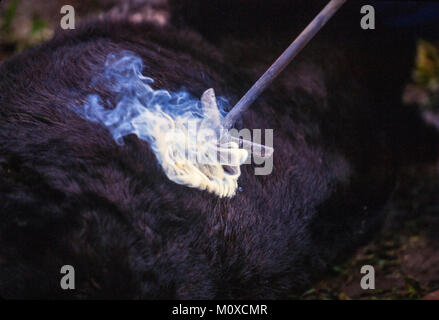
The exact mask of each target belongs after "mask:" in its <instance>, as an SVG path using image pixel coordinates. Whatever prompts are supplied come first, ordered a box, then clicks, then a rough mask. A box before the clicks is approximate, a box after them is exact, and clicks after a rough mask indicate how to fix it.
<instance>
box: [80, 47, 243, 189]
mask: <svg viewBox="0 0 439 320" xmlns="http://www.w3.org/2000/svg"><path fill="white" fill-rule="evenodd" d="M143 67H144V66H143V63H142V60H141V59H140V58H139V57H137V56H136V55H134V54H133V53H130V52H126V51H125V52H122V53H120V54H117V55H116V54H110V55H108V57H107V60H106V63H105V71H104V74H103V77H101V78H97V81H103V82H104V83H105V85H106V86H107V88H108V89H110V90H111V91H112V92H113V93H114V94H115V96H116V102H115V103H114V104H112V103H111V102H109V101H106V102H105V103H104V101H103V100H102V98H101V97H100V96H99V95H98V94H92V95H89V96H88V97H87V102H86V104H85V105H84V107H83V109H81V110H80V111H79V112H80V114H81V115H83V116H84V117H85V118H86V119H88V120H90V121H93V122H97V123H101V124H103V125H104V126H105V127H107V128H108V130H109V131H110V132H111V134H112V135H113V137H114V139H115V141H116V143H118V144H119V145H122V144H123V143H124V141H123V137H125V136H126V135H129V134H135V135H137V136H138V137H139V139H142V140H144V141H147V142H148V143H149V145H150V146H151V149H152V151H153V152H154V154H155V156H156V158H157V160H158V162H159V163H160V165H161V166H162V168H163V171H164V172H165V174H166V175H167V177H168V178H169V179H170V180H172V181H174V182H175V183H178V184H182V185H186V186H188V187H193V188H198V189H201V190H208V191H209V192H213V193H215V194H217V195H218V196H220V197H231V196H233V195H234V194H235V192H236V189H237V187H238V178H239V176H240V174H241V171H240V165H241V164H243V163H244V162H245V161H246V159H247V157H248V152H247V151H246V150H244V149H240V148H238V144H237V143H235V142H233V141H230V140H226V142H221V141H223V139H221V138H222V135H223V134H224V131H222V130H221V125H220V123H221V119H222V115H221V114H220V111H223V110H224V108H222V106H223V105H224V104H225V103H226V100H225V99H224V98H219V99H218V100H217V99H216V98H215V95H214V93H213V90H208V91H206V92H205V94H204V95H203V97H202V99H201V101H200V100H199V99H196V98H194V97H192V96H191V95H190V94H189V93H188V92H187V91H185V90H181V91H179V92H169V91H166V90H154V89H153V88H151V86H150V84H151V83H153V82H154V80H153V79H151V78H148V77H145V76H143V75H142V69H143ZM217 103H219V105H220V108H218V106H217Z"/></svg>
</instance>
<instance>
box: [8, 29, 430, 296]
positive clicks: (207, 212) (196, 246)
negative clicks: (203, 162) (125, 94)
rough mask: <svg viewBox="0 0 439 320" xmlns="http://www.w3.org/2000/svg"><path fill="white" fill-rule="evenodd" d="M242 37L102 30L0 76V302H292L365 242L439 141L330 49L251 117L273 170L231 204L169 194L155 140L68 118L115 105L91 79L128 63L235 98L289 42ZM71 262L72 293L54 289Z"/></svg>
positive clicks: (303, 60)
mask: <svg viewBox="0 0 439 320" xmlns="http://www.w3.org/2000/svg"><path fill="white" fill-rule="evenodd" d="M296 31H297V30H296ZM210 39H214V38H210ZM234 39H235V40H232V39H230V41H228V42H227V43H223V45H220V44H218V46H217V47H218V48H215V47H214V46H213V45H212V44H209V43H207V42H206V41H204V40H203V39H202V38H201V37H200V36H198V35H197V34H196V33H194V32H191V31H187V30H184V31H181V30H180V31H179V30H176V29H174V28H173V27H171V26H168V27H165V28H159V27H155V26H153V25H147V24H138V25H134V24H130V23H128V22H123V21H122V22H117V23H115V22H111V21H101V22H97V21H94V22H90V23H88V24H86V25H84V26H82V27H80V28H79V29H78V30H75V31H68V32H59V33H58V34H57V35H56V36H55V38H54V39H53V40H51V41H49V42H48V43H45V44H43V45H41V46H39V47H37V48H35V49H32V50H29V51H27V52H25V53H22V54H20V55H18V56H16V57H14V58H13V59H11V60H9V61H7V62H5V63H4V64H3V65H2V66H1V67H0V296H2V297H4V298H11V297H15V298H17V297H20V298H36V297H58V298H72V297H75V298H189V299H194V298H279V297H281V298H286V297H288V296H289V295H290V294H292V293H294V292H299V290H301V289H303V288H304V287H306V286H307V285H309V284H310V281H311V280H312V279H313V275H315V274H317V273H318V272H320V271H322V270H324V269H325V268H327V267H328V265H331V263H334V261H336V259H338V258H344V257H346V256H347V255H348V254H349V252H351V251H352V250H353V249H355V248H356V247H357V246H358V245H359V244H360V243H361V242H362V241H364V240H365V239H366V238H367V237H366V236H367V234H368V231H370V230H371V229H373V228H374V227H376V226H377V223H378V222H379V221H380V217H381V209H382V207H383V205H384V204H385V202H386V201H387V199H388V196H389V194H390V192H391V190H392V188H393V183H394V179H395V174H396V173H397V170H398V169H399V168H400V167H401V166H403V165H407V164H410V163H412V162H414V161H420V160H431V159H433V158H434V157H435V152H434V149H433V148H432V147H431V146H432V145H435V143H436V137H435V136H434V135H433V134H432V133H431V132H430V131H429V129H428V128H425V127H424V126H423V124H422V123H421V121H420V120H419V117H418V115H417V113H415V112H414V111H412V109H409V108H407V109H402V107H401V106H400V105H399V97H400V95H399V94H400V90H401V86H402V80H401V79H403V75H401V73H403V72H399V74H397V73H396V72H394V71H395V70H390V69H391V66H387V64H386V63H385V62H382V61H383V60H378V59H377V60H376V61H375V62H376V64H378V67H373V70H372V71H371V70H368V69H366V68H363V65H362V61H365V63H366V64H367V63H368V61H371V60H373V59H372V58H370V57H369V58H367V57H365V56H364V55H362V59H363V60H362V59H360V58H358V56H356V57H353V56H352V55H349V53H343V52H341V48H342V47H343V45H344V44H342V43H337V42H335V43H333V42H331V41H328V42H329V43H328V42H326V43H325V42H324V41H323V37H320V38H318V39H316V41H315V42H313V44H312V45H311V47H310V48H308V49H307V50H306V51H305V52H304V53H303V55H301V56H300V57H299V58H298V59H297V61H295V62H294V67H290V68H289V69H288V70H287V71H286V72H285V73H284V74H283V75H282V76H281V78H279V79H278V80H277V82H276V83H275V85H273V86H272V87H271V88H270V89H269V90H268V91H267V92H265V93H264V94H263V95H262V96H261V97H260V99H258V101H257V103H255V105H254V106H253V107H252V109H251V110H250V111H249V112H248V113H247V114H246V115H245V117H244V119H243V121H242V123H241V125H242V126H245V127H248V128H274V144H275V150H276V151H275V156H274V170H273V173H272V174H271V175H269V176H255V175H254V174H253V169H252V168H251V167H250V166H243V167H242V169H243V173H242V176H241V178H240V185H241V186H242V187H243V190H242V192H239V193H238V194H237V195H236V196H235V197H234V198H232V199H219V198H218V197H216V196H215V195H212V194H209V193H207V192H201V191H199V190H196V189H190V188H187V187H184V186H180V185H177V184H175V183H173V182H171V181H169V180H168V179H167V178H166V176H165V175H164V174H163V172H162V170H161V168H160V166H159V165H158V164H157V162H156V159H155V157H154V155H153V154H152V152H151V150H150V149H149V146H148V144H147V143H145V142H142V141H140V140H139V139H137V138H136V137H134V136H130V137H128V138H126V144H125V146H123V147H121V146H118V145H117V144H116V143H115V142H114V141H113V139H112V137H111V135H110V134H109V132H107V131H106V129H105V128H103V127H102V126H100V125H98V124H95V123H91V122H88V121H86V120H84V119H82V118H80V117H79V116H78V115H77V114H76V113H74V112H72V111H71V109H69V107H70V106H72V105H80V104H81V103H82V102H83V101H84V98H85V97H86V96H87V94H89V93H92V92H95V91H98V92H101V93H102V94H103V95H107V96H110V95H111V93H109V92H106V91H105V89H103V88H100V87H99V84H96V85H95V87H90V83H91V80H92V78H93V77H94V76H96V75H97V74H99V73H100V72H102V70H103V64H104V61H105V58H106V56H107V54H109V53H112V52H118V51H120V50H130V51H133V52H135V53H136V54H137V55H139V56H141V57H142V59H143V61H144V64H145V65H146V69H145V70H144V74H145V75H147V76H149V77H152V78H154V79H155V80H156V82H155V86H156V87H157V88H166V89H169V90H176V89H179V88H180V87H182V86H184V87H186V88H188V89H189V90H190V91H191V92H192V93H193V94H195V95H197V96H200V95H201V93H202V92H203V91H204V90H205V89H207V88H210V87H213V88H215V90H216V92H217V94H218V95H224V96H226V97H228V98H229V99H230V100H231V102H233V103H234V102H236V101H237V99H238V98H239V97H240V95H242V94H243V93H244V92H245V91H246V89H248V88H249V86H250V85H251V83H252V82H253V81H254V80H255V79H256V77H257V76H258V75H260V73H261V72H262V71H263V70H264V68H266V66H267V65H268V64H269V63H270V62H271V60H272V59H273V58H274V57H275V56H276V55H277V54H279V53H280V52H281V50H282V47H283V46H284V44H285V43H287V39H286V38H283V37H279V38H276V39H277V40H276V39H275V40H273V37H271V38H270V39H269V40H268V39H266V38H264V37H261V38H257V36H256V35H254V36H253V38H252V37H250V39H247V40H246V41H247V42H243V40H242V39H241V40H239V37H237V38H234ZM236 39H238V40H236ZM254 39H258V42H255V40H254ZM264 39H265V40H264ZM319 39H320V40H319ZM264 41H266V42H264ZM380 43H381V42H380ZM382 43H384V42H382ZM347 45H348V44H346V46H347ZM261 48H263V49H262V50H261ZM376 50H377V51H376V52H377V53H378V52H379V53H381V52H380V48H379V47H378V48H377V49H376ZM351 53H352V52H351ZM378 56H379V55H378V54H375V55H374V57H375V58H376V57H378ZM354 58H356V59H354ZM368 59H369V60H368ZM400 59H401V60H403V58H400ZM351 61H355V63H351ZM407 61H408V60H404V63H407V64H409V62H407ZM380 64H381V65H382V66H386V67H387V69H389V70H386V72H387V71H389V72H393V73H389V74H387V76H388V77H389V79H384V81H383V80H382V79H378V78H377V77H376V76H375V73H376V72H378V70H377V68H379V66H380ZM399 66H401V65H399ZM403 66H404V67H406V66H407V68H404V69H402V67H401V70H405V71H408V70H409V68H408V65H406V64H404V65H403ZM368 67H369V66H368ZM381 75H383V74H381ZM395 75H397V76H395ZM377 82H379V83H377ZM420 139H423V143H422V144H419V143H417V142H418V141H420ZM66 264H69V265H73V266H74V267H75V270H76V290H72V291H69V290H68V291H63V290H61V288H60V285H59V281H60V278H61V275H60V268H61V266H62V265H66Z"/></svg>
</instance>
